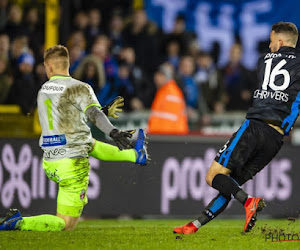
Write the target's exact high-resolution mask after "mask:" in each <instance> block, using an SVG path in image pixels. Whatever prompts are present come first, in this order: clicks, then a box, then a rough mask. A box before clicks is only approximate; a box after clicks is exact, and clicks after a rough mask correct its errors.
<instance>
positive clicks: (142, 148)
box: [134, 129, 149, 165]
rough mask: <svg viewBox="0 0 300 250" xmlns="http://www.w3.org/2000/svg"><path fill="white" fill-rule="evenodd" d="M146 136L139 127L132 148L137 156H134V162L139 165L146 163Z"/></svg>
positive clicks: (147, 158) (147, 157)
mask: <svg viewBox="0 0 300 250" xmlns="http://www.w3.org/2000/svg"><path fill="white" fill-rule="evenodd" d="M147 143H148V140H147V136H146V133H145V131H144V130H143V129H139V133H138V137H137V140H136V143H135V146H134V149H135V150H136V152H137V154H138V156H137V158H136V161H135V163H136V164H139V165H146V164H147V162H148V160H149V156H148V153H147Z"/></svg>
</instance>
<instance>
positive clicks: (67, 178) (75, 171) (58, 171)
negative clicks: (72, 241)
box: [43, 158, 90, 230]
mask: <svg viewBox="0 0 300 250" xmlns="http://www.w3.org/2000/svg"><path fill="white" fill-rule="evenodd" d="M60 161H61V162H59V163H56V164H59V165H56V166H55V165H53V163H52V162H51V163H49V164H45V162H44V164H43V167H44V169H45V171H46V174H47V176H48V177H51V179H52V180H54V181H56V182H58V184H59V190H58V195H57V217H59V218H61V219H63V220H64V221H65V230H73V229H74V228H75V227H76V225H77V222H78V220H79V217H80V216H81V213H82V210H83V207H84V206H85V204H87V202H88V199H87V195H86V194H87V188H88V183H89V170H90V164H89V161H88V158H78V159H63V160H60Z"/></svg>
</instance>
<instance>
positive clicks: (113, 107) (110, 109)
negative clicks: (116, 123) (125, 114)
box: [101, 96, 124, 119]
mask: <svg viewBox="0 0 300 250" xmlns="http://www.w3.org/2000/svg"><path fill="white" fill-rule="evenodd" d="M123 106H124V98H123V97H121V96H118V97H116V98H115V99H114V100H112V101H111V102H110V103H109V104H107V105H105V106H103V107H102V109H101V110H102V111H103V112H104V114H105V115H106V116H108V117H109V116H110V117H113V118H115V119H117V118H118V117H119V116H118V113H121V112H122V111H123V109H122V107H123Z"/></svg>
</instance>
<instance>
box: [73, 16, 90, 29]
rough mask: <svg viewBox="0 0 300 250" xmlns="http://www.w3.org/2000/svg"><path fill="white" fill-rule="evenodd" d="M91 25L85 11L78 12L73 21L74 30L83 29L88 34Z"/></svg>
mask: <svg viewBox="0 0 300 250" xmlns="http://www.w3.org/2000/svg"><path fill="white" fill-rule="evenodd" d="M88 25H89V17H88V15H87V14H86V13H85V12H84V11H79V12H77V13H76V15H75V18H74V22H73V30H74V31H81V32H83V33H84V34H86V32H87V29H88Z"/></svg>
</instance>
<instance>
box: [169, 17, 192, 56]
mask: <svg viewBox="0 0 300 250" xmlns="http://www.w3.org/2000/svg"><path fill="white" fill-rule="evenodd" d="M195 37H196V36H195V34H194V33H191V32H188V31H186V24H185V18H184V17H183V16H182V15H178V16H177V17H176V20H175V23H174V28H173V30H172V31H171V33H169V34H167V35H166V37H165V43H168V42H169V41H174V40H176V41H177V42H178V44H179V46H180V51H181V52H182V54H184V55H185V54H187V53H188V48H189V45H190V43H191V42H192V41H193V39H194V38H195Z"/></svg>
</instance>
